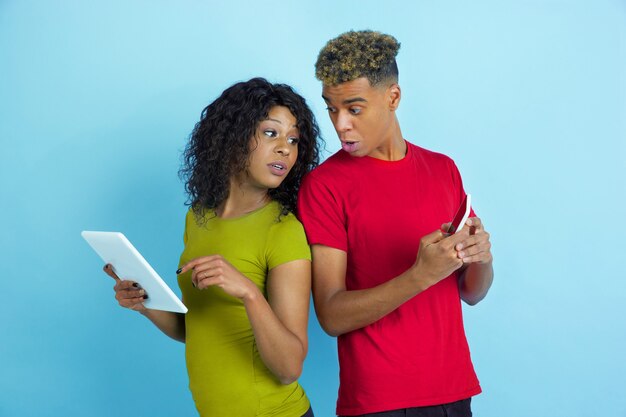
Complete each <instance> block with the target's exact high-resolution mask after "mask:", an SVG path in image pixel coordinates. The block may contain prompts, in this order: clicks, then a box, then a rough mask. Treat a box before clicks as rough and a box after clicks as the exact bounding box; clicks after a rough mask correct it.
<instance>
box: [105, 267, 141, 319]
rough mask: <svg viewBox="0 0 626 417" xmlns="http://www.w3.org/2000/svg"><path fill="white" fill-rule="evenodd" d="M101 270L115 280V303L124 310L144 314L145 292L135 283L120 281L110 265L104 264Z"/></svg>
mask: <svg viewBox="0 0 626 417" xmlns="http://www.w3.org/2000/svg"><path fill="white" fill-rule="evenodd" d="M102 270H103V271H104V272H105V273H106V274H107V275H108V276H110V277H111V278H113V279H114V280H115V286H114V287H113V289H114V290H115V299H116V300H117V302H118V303H119V304H120V305H121V306H122V307H125V308H128V309H131V310H135V311H139V312H144V311H146V310H147V309H146V307H145V306H144V305H143V302H144V301H145V300H146V299H147V298H148V295H147V294H146V291H145V290H144V289H143V288H141V287H140V286H139V284H137V283H136V282H133V281H125V280H121V279H120V277H118V276H117V274H116V273H115V271H113V266H112V265H111V264H106V265H105V266H104V268H102Z"/></svg>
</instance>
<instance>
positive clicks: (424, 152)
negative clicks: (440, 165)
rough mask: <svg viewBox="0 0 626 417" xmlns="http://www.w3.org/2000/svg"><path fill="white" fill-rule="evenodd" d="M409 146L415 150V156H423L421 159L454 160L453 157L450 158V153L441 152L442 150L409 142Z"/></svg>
mask: <svg viewBox="0 0 626 417" xmlns="http://www.w3.org/2000/svg"><path fill="white" fill-rule="evenodd" d="M407 143H408V146H410V147H411V150H412V152H413V155H414V157H416V158H421V159H426V160H432V161H437V162H446V163H447V162H453V161H452V158H450V157H449V156H448V155H446V154H444V153H441V152H436V151H433V150H430V149H426V148H423V147H421V146H418V145H415V144H414V143H411V142H408V141H407Z"/></svg>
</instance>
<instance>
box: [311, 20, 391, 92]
mask: <svg viewBox="0 0 626 417" xmlns="http://www.w3.org/2000/svg"><path fill="white" fill-rule="evenodd" d="M399 49H400V43H399V42H398V41H397V40H396V38H394V37H393V36H391V35H386V34H384V33H380V32H375V31H372V30H360V31H353V30H351V31H349V32H346V33H342V34H341V35H339V36H337V37H336V38H334V39H331V40H330V41H328V43H326V45H324V47H323V48H322V50H321V51H320V53H319V55H318V57H317V62H316V63H315V77H316V78H317V79H318V80H320V81H321V82H322V83H324V84H325V85H337V84H341V83H344V82H347V81H352V80H356V79H357V78H360V77H366V78H367V79H368V80H369V82H370V84H371V85H372V86H375V85H377V84H380V83H381V82H383V81H385V82H386V81H389V80H392V81H393V82H398V65H397V64H396V55H397V54H398V50H399Z"/></svg>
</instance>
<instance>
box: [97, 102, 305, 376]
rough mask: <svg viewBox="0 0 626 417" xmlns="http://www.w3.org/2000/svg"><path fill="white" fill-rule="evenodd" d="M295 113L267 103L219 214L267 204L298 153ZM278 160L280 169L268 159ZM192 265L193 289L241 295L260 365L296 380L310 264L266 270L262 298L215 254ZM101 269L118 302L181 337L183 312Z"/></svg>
mask: <svg viewBox="0 0 626 417" xmlns="http://www.w3.org/2000/svg"><path fill="white" fill-rule="evenodd" d="M297 143H298V130H297V128H296V119H295V118H294V116H293V115H292V114H291V112H290V111H289V109H287V108H286V107H282V106H276V107H274V108H272V109H271V110H270V112H269V114H268V119H267V120H263V121H261V122H260V123H259V126H258V127H257V130H256V134H255V136H254V137H253V138H251V139H250V147H251V149H252V152H251V155H250V159H249V164H248V167H247V169H246V170H245V171H244V172H240V173H239V174H237V175H235V176H233V177H232V178H231V180H230V184H231V185H230V193H229V197H228V198H227V199H226V201H224V202H223V203H222V204H220V206H219V207H217V208H216V213H217V215H218V216H219V217H222V218H236V217H240V216H242V215H244V214H246V213H249V212H251V211H254V210H256V209H258V208H260V207H263V206H264V205H266V204H267V203H268V202H269V201H270V199H269V197H268V195H267V193H268V190H269V189H270V188H274V187H277V186H279V185H280V183H281V182H282V181H283V180H284V179H285V178H286V176H287V174H288V172H289V171H290V170H291V168H292V167H293V165H294V164H295V162H296V159H297V156H298V146H297ZM276 162H281V163H283V164H284V166H285V172H284V174H283V175H277V173H276V171H275V170H272V169H271V168H270V167H269V165H274V164H275V163H276ZM190 270H191V271H192V273H191V280H192V283H193V285H194V287H195V288H196V289H197V290H198V291H202V290H205V289H206V288H209V287H211V286H218V287H220V288H221V289H222V290H223V291H224V292H225V293H227V294H229V295H231V296H232V297H236V298H238V299H240V300H242V302H243V304H244V306H245V309H246V312H247V314H248V318H249V320H250V324H251V326H252V330H253V333H254V336H255V339H256V343H257V348H258V350H259V354H260V355H261V358H262V359H263V361H264V363H265V365H266V366H267V367H268V369H270V371H272V373H274V375H276V377H277V378H278V379H279V380H280V382H281V383H283V384H290V383H292V382H294V381H295V380H297V378H298V377H299V376H300V374H301V373H302V365H303V362H304V358H305V357H306V353H307V349H308V339H307V322H308V312H309V297H310V288H311V264H310V262H309V261H308V260H295V261H291V262H287V263H285V264H282V265H279V266H277V267H275V268H273V269H271V270H270V271H269V273H268V277H267V284H266V290H267V295H268V298H267V299H266V298H265V297H264V296H263V294H262V293H261V292H260V290H259V289H258V287H257V286H256V285H255V284H254V283H253V282H252V281H250V280H249V279H248V278H247V277H246V276H244V275H243V274H242V273H241V272H239V271H238V270H237V269H236V268H235V267H234V266H233V265H231V264H230V263H229V262H228V260H226V259H225V258H224V257H223V256H221V255H220V254H208V255H207V256H203V257H199V258H196V259H193V260H191V261H189V262H187V263H186V264H185V265H183V266H182V267H181V269H180V270H179V271H177V272H178V273H184V272H187V271H190ZM105 272H107V274H109V275H110V276H112V277H114V278H115V279H116V284H115V287H114V290H115V293H116V295H115V297H116V299H117V300H118V302H119V304H120V305H121V306H122V307H126V308H129V309H132V310H136V311H139V312H141V313H142V314H143V315H145V316H146V317H148V318H149V319H150V320H151V321H152V322H153V323H154V324H155V325H156V326H157V327H158V328H159V329H161V331H163V332H164V333H165V334H166V335H168V336H170V337H172V338H173V339H175V340H179V341H182V342H184V341H185V322H184V316H183V315H182V314H179V313H170V312H164V311H157V310H150V309H146V308H145V307H144V306H143V301H144V298H143V296H144V295H145V293H144V290H142V289H141V288H137V287H135V286H133V284H134V283H133V282H132V281H122V280H120V279H119V278H117V276H114V273H113V271H112V268H110V266H109V265H107V266H105Z"/></svg>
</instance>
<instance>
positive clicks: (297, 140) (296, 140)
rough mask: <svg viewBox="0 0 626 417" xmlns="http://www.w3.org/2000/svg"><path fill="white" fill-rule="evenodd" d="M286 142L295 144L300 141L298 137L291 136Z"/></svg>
mask: <svg viewBox="0 0 626 417" xmlns="http://www.w3.org/2000/svg"><path fill="white" fill-rule="evenodd" d="M287 142H289V144H291V145H297V144H298V143H299V142H300V138H295V137H291V138H289V139H287Z"/></svg>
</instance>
